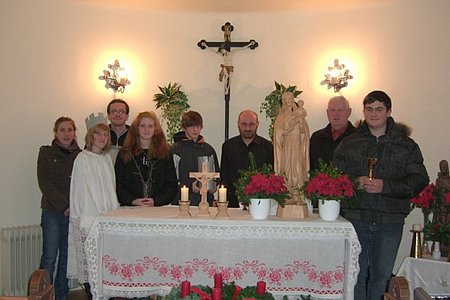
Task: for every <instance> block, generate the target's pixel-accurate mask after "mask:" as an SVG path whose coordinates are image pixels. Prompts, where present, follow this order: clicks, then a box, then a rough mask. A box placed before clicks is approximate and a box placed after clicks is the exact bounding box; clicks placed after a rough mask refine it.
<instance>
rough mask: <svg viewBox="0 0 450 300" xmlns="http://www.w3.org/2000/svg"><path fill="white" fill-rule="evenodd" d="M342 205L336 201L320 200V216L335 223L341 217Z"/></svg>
mask: <svg viewBox="0 0 450 300" xmlns="http://www.w3.org/2000/svg"><path fill="white" fill-rule="evenodd" d="M340 208H341V203H340V202H338V201H336V200H324V201H323V200H321V199H319V216H320V218H321V219H322V220H325V221H334V220H336V219H337V218H338V217H339V209H340Z"/></svg>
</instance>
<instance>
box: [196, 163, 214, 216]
mask: <svg viewBox="0 0 450 300" xmlns="http://www.w3.org/2000/svg"><path fill="white" fill-rule="evenodd" d="M189 177H190V178H195V179H197V180H198V181H200V183H201V184H202V187H201V188H200V195H201V201H200V203H199V204H198V214H197V216H198V217H208V216H210V213H209V204H208V181H209V180H212V179H214V178H220V174H219V173H215V172H208V162H206V161H204V162H202V171H201V172H189Z"/></svg>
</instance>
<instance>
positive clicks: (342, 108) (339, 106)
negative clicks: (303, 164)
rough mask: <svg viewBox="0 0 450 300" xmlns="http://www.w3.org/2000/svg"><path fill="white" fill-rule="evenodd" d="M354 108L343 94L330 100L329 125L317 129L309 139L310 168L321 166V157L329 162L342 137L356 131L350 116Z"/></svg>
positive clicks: (328, 109)
mask: <svg viewBox="0 0 450 300" xmlns="http://www.w3.org/2000/svg"><path fill="white" fill-rule="evenodd" d="M351 113H352V109H351V108H350V105H349V103H348V100H347V99H345V98H344V97H343V96H336V97H333V98H331V99H330V100H329V101H328V108H327V117H328V121H329V123H328V125H327V126H326V127H325V128H322V129H320V130H317V131H316V132H314V133H313V134H312V135H311V138H310V139H309V164H310V169H311V170H315V169H318V168H319V159H320V158H321V159H322V160H323V161H324V162H326V163H329V162H330V161H332V160H333V154H334V151H335V150H336V147H337V146H338V145H339V143H340V142H341V141H342V139H343V138H344V137H346V136H348V135H350V134H351V133H353V132H354V131H355V127H354V126H353V125H352V123H351V122H349V120H348V118H349V117H350V115H351Z"/></svg>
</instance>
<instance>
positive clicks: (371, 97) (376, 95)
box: [363, 91, 392, 110]
mask: <svg viewBox="0 0 450 300" xmlns="http://www.w3.org/2000/svg"><path fill="white" fill-rule="evenodd" d="M375 101H379V102H381V103H383V104H384V106H386V110H390V109H391V107H392V101H391V98H389V96H388V95H387V94H386V93H385V92H383V91H372V92H370V93H369V94H367V96H366V97H364V100H363V106H364V107H366V105H367V104H371V103H374V102H375Z"/></svg>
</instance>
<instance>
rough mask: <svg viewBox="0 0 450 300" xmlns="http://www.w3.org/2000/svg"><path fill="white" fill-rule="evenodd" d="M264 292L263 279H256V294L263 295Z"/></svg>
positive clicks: (264, 284)
mask: <svg viewBox="0 0 450 300" xmlns="http://www.w3.org/2000/svg"><path fill="white" fill-rule="evenodd" d="M265 293H266V283H265V282H264V281H258V282H257V283H256V294H257V295H264V294H265Z"/></svg>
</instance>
